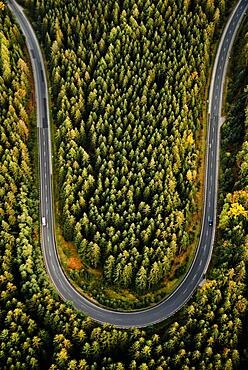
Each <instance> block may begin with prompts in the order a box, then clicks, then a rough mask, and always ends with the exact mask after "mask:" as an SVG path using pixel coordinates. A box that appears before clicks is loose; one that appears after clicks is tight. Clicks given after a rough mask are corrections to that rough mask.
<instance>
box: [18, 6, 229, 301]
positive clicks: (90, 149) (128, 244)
mask: <svg viewBox="0 0 248 370" xmlns="http://www.w3.org/2000/svg"><path fill="white" fill-rule="evenodd" d="M25 5H26V6H27V7H28V8H29V9H31V10H30V11H29V13H30V15H32V17H34V18H35V22H36V24H37V30H38V29H41V32H40V38H41V40H43V44H44V47H45V50H46V55H47V60H48V63H49V70H50V80H51V81H52V86H51V87H52V95H53V101H56V104H54V105H53V119H54V124H55V126H56V134H55V136H56V152H57V161H56V167H57V168H58V183H59V186H58V187H59V189H61V191H60V197H59V208H60V214H61V225H62V229H63V235H64V237H65V239H66V240H70V241H73V242H74V243H75V245H76V247H77V250H78V254H79V256H80V258H81V259H82V260H83V262H84V263H85V264H86V266H88V267H92V268H97V267H99V268H100V271H102V276H103V278H104V281H105V283H107V284H108V285H109V284H115V285H117V286H119V287H123V288H130V287H132V289H134V290H135V291H136V292H140V293H141V294H143V292H145V291H146V290H147V289H149V288H152V287H156V286H158V283H159V282H161V281H162V279H164V278H166V277H168V274H169V273H170V271H171V268H172V267H173V261H174V260H175V259H176V258H177V257H178V256H182V260H181V262H182V261H184V259H185V258H186V257H188V254H189V253H190V250H189V249H190V247H192V243H194V241H195V239H196V234H195V233H196V230H195V225H197V224H199V223H200V211H201V209H200V208H199V205H200V206H201V194H200V193H199V190H200V180H202V176H201V174H200V169H202V166H201V165H202V163H201V162H202V160H203V158H204V153H203V147H204V144H203V143H204V141H203V140H202V139H201V137H202V135H203V132H202V128H203V124H202V98H203V95H204V93H205V92H206V90H205V88H206V82H207V76H208V68H209V55H210V45H211V42H212V39H213V35H214V32H215V30H216V27H217V26H218V24H219V22H220V18H221V17H222V16H224V14H225V1H223V0H221V1H216V2H214V1H174V0H173V1H171V0H168V1H161V0H157V1H150V0H149V1H144V0H140V1H134V0H125V1H123V2H122V1H121V2H120V1H113V0H111V1H107V2H106V1H103V0H102V1H98V2H97V3H95V2H94V1H92V0H88V1H78V2H76V1H72V2H69V3H68V2H61V1H55V2H54V1H26V2H25ZM197 194H198V201H197ZM198 231H199V228H198ZM197 236H198V235H197ZM195 245H196V243H195ZM191 253H192V251H191ZM73 273H74V278H76V279H77V280H78V281H79V282H80V277H78V271H77V270H75V271H74V272H73ZM82 273H83V272H82V271H81V274H82Z"/></svg>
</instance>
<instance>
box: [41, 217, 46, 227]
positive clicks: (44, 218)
mask: <svg viewBox="0 0 248 370" xmlns="http://www.w3.org/2000/svg"><path fill="white" fill-rule="evenodd" d="M41 222H42V226H46V217H42V218H41Z"/></svg>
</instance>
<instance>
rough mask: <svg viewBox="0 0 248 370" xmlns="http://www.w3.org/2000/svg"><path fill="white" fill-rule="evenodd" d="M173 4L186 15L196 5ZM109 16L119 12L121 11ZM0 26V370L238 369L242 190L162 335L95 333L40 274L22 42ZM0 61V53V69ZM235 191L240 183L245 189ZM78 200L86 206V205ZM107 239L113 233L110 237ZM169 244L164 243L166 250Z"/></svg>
mask: <svg viewBox="0 0 248 370" xmlns="http://www.w3.org/2000/svg"><path fill="white" fill-rule="evenodd" d="M28 3H29V5H30V9H31V10H32V9H34V8H32V7H31V2H30V1H29V2H28ZM37 3H38V2H37ZM58 3H59V2H58ZM124 3H125V6H127V5H129V3H130V2H129V1H127V0H125V1H124ZM164 3H165V4H166V3H167V2H166V1H165V2H164ZM178 3H180V4H182V3H183V4H184V6H185V8H187V9H190V8H189V7H190V6H191V5H192V4H193V1H187V0H184V1H182V2H181V1H180V2H178ZM218 3H223V2H220V1H219V2H218ZM62 4H63V5H64V2H62ZM204 4H205V2H204ZM208 4H209V10H208V11H209V12H210V11H212V10H211V6H213V5H211V4H213V1H208ZM50 6H51V4H50ZM68 6H69V5H68ZM43 8H44V5H43ZM37 9H38V10H39V8H38V7H37ZM51 9H52V6H51ZM38 10H37V12H38ZM41 10H42V7H41ZM132 12H133V18H135V17H136V16H137V8H136V7H134V9H133V10H132ZM34 13H35V11H34ZM113 13H114V12H113ZM65 14H66V13H65ZM114 14H117V15H118V12H117V13H114ZM0 25H1V28H0V32H1V35H3V36H2V37H3V39H4V40H5V41H4V42H5V45H6V43H7V45H8V52H7V54H6V55H5V57H6V58H7V61H8V63H9V69H10V74H9V76H8V78H6V79H3V77H2V74H1V77H0V101H1V115H0V130H1V145H0V169H1V171H0V223H1V227H0V307H1V310H0V363H1V368H2V369H4V370H5V369H6V370H7V369H16V368H21V369H27V368H28V369H39V368H41V369H43V368H50V369H84V370H85V369H91V370H93V369H149V370H150V369H166V368H170V369H231V368H233V367H237V366H238V360H239V352H238V351H237V342H238V336H239V334H240V332H241V329H242V323H241V318H242V315H243V314H244V312H245V310H246V307H247V301H246V299H245V298H244V281H245V280H244V278H245V272H246V266H245V262H246V260H247V246H245V242H246V232H247V217H246V213H245V212H247V211H248V200H247V199H248V197H247V191H246V190H244V189H241V188H240V189H236V191H235V192H233V194H230V195H228V196H227V197H226V199H225V204H226V205H225V206H224V208H223V212H222V214H221V220H222V218H223V217H225V215H227V217H228V220H227V221H224V226H223V222H222V223H221V225H222V226H221V227H220V234H219V242H218V248H217V249H216V259H215V261H214V264H213V269H212V273H211V276H209V277H208V279H207V281H206V283H205V285H204V286H203V287H202V288H201V289H199V290H198V291H197V294H196V296H195V297H194V299H192V300H191V301H190V303H189V304H188V305H187V306H186V307H185V309H184V310H183V312H182V313H183V315H182V317H181V315H178V316H177V318H176V320H177V321H173V319H171V323H170V324H169V323H168V324H167V329H166V330H164V329H157V330H156V329H155V328H154V329H151V328H150V329H149V330H147V331H143V330H138V329H133V330H120V329H116V328H113V327H110V326H108V325H103V326H99V325H98V324H96V323H93V322H92V320H91V319H89V318H85V317H84V316H83V315H82V314H80V313H78V312H76V311H75V310H74V309H73V308H72V307H71V306H70V304H68V303H62V302H61V300H60V299H59V297H58V296H57V294H55V292H54V291H53V289H52V288H51V286H50V284H49V282H48V278H47V276H46V274H45V272H44V265H43V263H42V258H41V252H40V247H39V240H38V237H37V234H38V232H37V219H38V217H37V215H38V203H37V199H38V196H37V190H36V189H35V188H34V184H33V181H32V179H33V178H32V167H31V162H30V157H31V155H30V149H29V147H28V145H27V143H28V141H29V138H30V129H31V128H30V122H29V116H31V114H30V109H31V108H30V93H29V89H30V68H29V65H28V63H27V60H26V56H25V54H24V53H23V38H22V37H21V36H20V32H19V30H18V28H17V27H16V25H13V20H12V19H11V18H10V17H9V13H8V11H7V10H4V11H2V12H0ZM88 27H90V26H88ZM58 37H59V33H58ZM1 40H2V38H1ZM101 44H102V45H104V43H101ZM102 47H103V46H102ZM7 55H8V56H7ZM3 63H5V61H4V60H3V56H2V54H1V63H0V64H1V66H2V65H3ZM1 71H2V70H1ZM85 78H86V80H87V79H88V78H89V76H88V75H87V74H85ZM82 132H83V131H82ZM76 135H77V134H76ZM245 146H246V144H243V148H242V149H241V151H240V153H239V154H238V157H237V158H238V176H239V177H242V176H241V175H242V174H243V173H244V172H243V171H244V170H243V168H244V166H245V162H246V154H245V153H246V149H245ZM85 148H86V147H85ZM85 152H86V153H87V150H86V149H85ZM76 153H77V152H76ZM60 154H61V153H60ZM61 155H62V154H61ZM72 155H73V156H74V155H75V153H74V154H72ZM88 155H89V157H90V154H88ZM82 156H84V158H85V159H84V160H85V161H86V163H87V158H88V157H87V155H85V154H84V152H82ZM62 172H63V170H62ZM188 176H189V175H188ZM92 177H94V176H93V175H92ZM239 184H240V185H239V186H243V185H244V186H246V183H240V182H239ZM86 188H87V186H86ZM91 196H92V195H91ZM80 202H81V203H80V204H81V206H82V205H83V204H84V200H83V199H81V201H80ZM144 203H145V204H143V203H142V205H141V207H140V213H141V214H142V215H144V216H142V217H148V216H145V214H149V212H150V209H151V207H150V209H149V208H148V207H147V203H146V202H145V201H144ZM148 205H149V204H148ZM87 210H88V209H87V207H86V209H85V211H84V212H83V214H82V220H84V221H83V222H84V223H85V224H86V225H87V218H88V212H86V211H87ZM144 210H145V213H144ZM181 220H182V214H181V213H178V214H177V222H179V223H180V222H182V221H181ZM71 222H72V221H71ZM79 231H80V230H79ZM112 232H113V230H112V231H111V230H110V235H111V233H112ZM79 235H80V233H79ZM94 235H97V239H96V240H94V243H95V244H96V245H97V246H99V247H100V248H101V250H102V245H101V242H100V238H98V234H97V232H96V233H95V234H94ZM114 235H115V233H113V235H112V236H114ZM174 238H175V237H174ZM92 241H93V240H88V239H85V242H83V239H82V240H81V241H80V242H81V243H82V245H83V246H84V248H86V249H87V248H88V249H87V250H88V251H89V250H94V249H95V251H97V252H96V253H95V255H96V257H94V263H96V261H97V260H98V258H99V257H98V254H99V253H98V250H99V249H98V247H96V246H95V245H94V243H93V244H90V243H91V242H92ZM172 241H173V239H172V240H171V243H170V244H172ZM173 247H174V245H173V244H172V245H170V249H171V248H173ZM88 253H89V252H88ZM127 253H132V256H133V260H136V259H138V258H136V257H138V253H139V251H138V246H136V245H133V246H132V249H131V251H128V250H126V251H125V253H124V251H123V254H124V256H125V255H127ZM147 255H148V256H149V249H147ZM88 258H90V253H89V257H88ZM117 258H118V255H117V256H116V255H115V256H114V255H113V254H112V255H111V253H110V254H109V257H108V258H107V259H106V261H108V263H107V271H108V272H109V273H110V278H111V279H114V278H117V279H118V278H120V277H117V275H116V270H117V268H114V266H115V263H116V265H117V266H118V264H121V260H118V262H117V261H115V259H117ZM126 258H128V256H127V257H126ZM144 261H146V260H145V259H144ZM155 263H156V264H155ZM125 266H129V268H126V274H125V276H126V277H127V279H128V276H129V275H130V271H129V269H131V268H130V265H129V264H128V263H126V264H125ZM145 266H146V262H145V263H144V264H143V265H142V264H141V267H140V268H139V272H140V273H139V274H138V273H137V274H136V276H135V277H136V278H137V279H138V277H140V276H142V274H143V273H144V271H145V272H146V277H147V281H146V284H147V285H149V283H150V281H149V274H148V273H147V271H148V270H147V269H145ZM131 267H132V268H133V263H131ZM142 267H144V269H142ZM151 269H153V270H154V271H156V274H157V275H158V271H159V263H158V261H156V260H154V261H153V263H152V264H151ZM157 275H156V276H157ZM121 278H122V277H121ZM138 281H139V279H138ZM123 284H128V281H127V282H125V281H123ZM139 284H140V281H139V283H138V287H139V288H140V289H141V290H142V289H144V287H143V286H140V285H139ZM174 320H175V319H174Z"/></svg>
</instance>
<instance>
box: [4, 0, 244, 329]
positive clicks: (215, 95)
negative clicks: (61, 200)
mask: <svg viewBox="0 0 248 370" xmlns="http://www.w3.org/2000/svg"><path fill="white" fill-rule="evenodd" d="M8 6H9V8H10V10H11V11H12V12H13V14H14V15H15V17H16V19H17V21H18V23H19V25H20V27H21V29H22V31H23V33H24V35H25V37H26V42H27V46H28V49H29V53H30V58H31V62H32V68H33V74H34V80H35V90H36V91H35V93H36V103H37V126H38V133H39V159H40V213H41V219H42V217H45V218H46V225H42V226H41V227H42V238H41V240H42V250H43V254H44V260H45V264H46V268H47V271H48V274H49V276H50V278H51V280H52V282H53V284H54V286H55V287H56V289H57V291H58V293H59V294H60V296H61V297H62V298H63V299H64V300H67V301H71V302H72V304H73V306H74V307H75V308H76V309H78V310H80V311H82V312H84V313H85V314H86V315H88V316H90V317H92V318H93V319H94V320H96V321H99V322H102V323H110V324H113V325H116V326H119V327H145V326H148V325H152V324H155V323H157V322H160V321H162V320H164V319H166V318H168V317H170V316H172V315H173V314H174V313H175V312H176V311H178V310H179V309H180V308H181V307H182V306H183V305H184V304H185V303H186V302H187V301H188V300H189V299H190V298H191V296H192V294H193V293H194V291H195V290H196V289H197V287H198V286H199V285H200V284H201V283H202V282H203V281H204V276H205V273H206V271H207V268H208V265H209V262H210V259H211V254H212V248H213V241H214V234H215V224H216V202H217V181H218V158H219V130H220V124H221V105H222V94H223V85H224V79H225V71H226V65H227V60H228V57H229V53H230V49H231V47H232V43H233V38H234V35H235V33H236V31H237V29H238V26H239V24H240V22H241V20H242V17H243V16H244V14H245V11H246V10H247V8H248V0H240V1H239V3H238V5H237V7H236V8H235V10H234V12H233V14H232V16H231V18H230V19H229V22H228V23H227V26H226V28H225V31H224V33H223V36H222V39H221V42H220V46H219V50H218V52H217V56H216V61H215V65H214V70H213V76H212V83H211V88H210V95H209V128H208V136H207V156H206V174H205V201H204V213H203V220H202V221H203V222H202V230H201V235H200V239H199V244H198V248H197V252H196V255H195V258H194V261H193V263H192V265H191V268H190V270H189V272H188V273H187V275H186V276H185V278H184V280H183V281H182V283H181V284H180V285H179V287H178V288H177V289H176V290H175V291H174V292H173V293H172V294H171V295H170V296H169V297H167V298H166V299H165V300H164V301H162V302H161V303H159V304H158V305H156V306H154V307H151V308H149V309H145V310H142V311H135V312H134V311H132V312H117V311H112V310H109V309H106V308H103V307H100V306H97V305H96V304H94V303H93V302H90V301H89V300H87V299H86V298H84V297H83V296H82V295H80V293H79V292H77V290H76V289H75V288H74V287H73V286H72V285H71V284H70V282H69V281H68V280H67V278H66V276H65V274H64V272H63V270H62V268H61V266H60V262H59V258H58V255H57V251H56V245H55V237H54V216H53V215H54V213H53V199H52V161H51V155H52V154H51V139H50V120H49V107H48V89H47V80H46V74H45V68H44V62H43V57H42V54H41V51H40V47H39V44H38V42H37V39H36V36H35V33H34V31H33V29H32V27H31V25H30V23H29V21H28V20H27V18H26V16H25V15H24V13H23V11H22V8H21V7H20V6H19V5H17V3H16V2H15V1H14V0H10V1H9V2H8ZM209 219H211V220H213V225H212V226H210V225H209Z"/></svg>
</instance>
